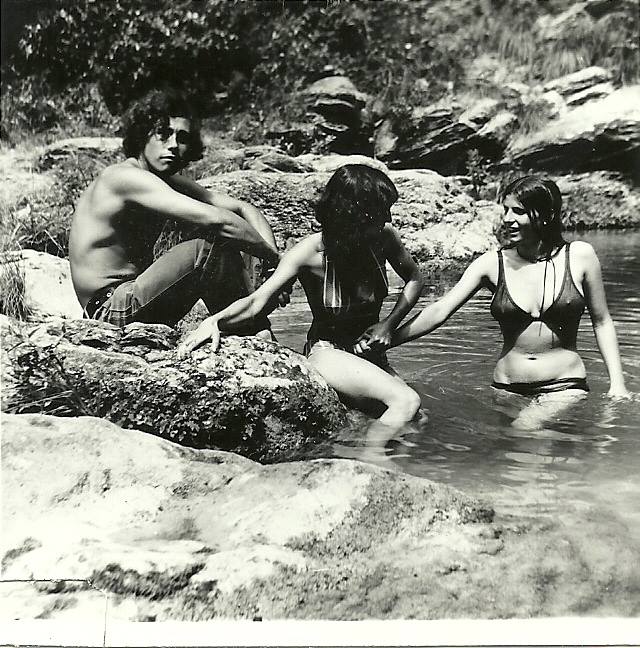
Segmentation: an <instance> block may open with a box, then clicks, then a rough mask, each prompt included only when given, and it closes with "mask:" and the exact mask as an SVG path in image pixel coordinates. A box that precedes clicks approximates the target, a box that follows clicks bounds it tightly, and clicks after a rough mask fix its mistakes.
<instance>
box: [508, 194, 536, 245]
mask: <svg viewBox="0 0 640 648" xmlns="http://www.w3.org/2000/svg"><path fill="white" fill-rule="evenodd" d="M502 206H503V208H504V214H503V216H502V227H503V230H504V233H505V236H506V239H507V241H508V243H510V244H514V245H515V244H518V243H521V242H524V243H536V242H537V241H538V236H537V235H536V233H535V231H534V229H533V226H532V224H531V219H530V218H529V215H528V214H527V210H526V209H525V208H524V206H523V205H522V203H521V202H520V201H519V200H518V199H517V198H516V197H515V196H512V195H508V196H505V199H504V200H503V201H502Z"/></svg>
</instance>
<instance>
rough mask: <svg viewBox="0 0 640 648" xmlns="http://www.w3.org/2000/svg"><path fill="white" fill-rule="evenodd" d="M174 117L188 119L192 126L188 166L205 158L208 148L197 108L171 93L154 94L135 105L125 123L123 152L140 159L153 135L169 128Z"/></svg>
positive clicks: (155, 91) (123, 120)
mask: <svg viewBox="0 0 640 648" xmlns="http://www.w3.org/2000/svg"><path fill="white" fill-rule="evenodd" d="M170 117H185V118H187V119H189V121H190V122H191V138H190V139H191V141H190V142H189V147H188V149H187V154H186V155H185V158H184V159H185V162H186V163H189V162H194V161H195V160H200V159H201V158H202V153H203V151H204V144H203V143H202V137H201V135H200V118H199V117H198V116H197V114H196V112H195V110H194V108H193V106H192V105H191V104H190V102H189V101H187V100H186V99H185V98H184V97H183V96H182V95H180V94H178V93H176V92H173V91H167V90H151V92H148V93H147V94H146V95H144V97H142V98H141V99H139V100H137V101H134V102H133V103H132V104H131V106H129V109H128V110H127V112H126V113H125V114H124V116H123V119H122V127H123V128H122V130H123V138H122V148H123V149H124V152H125V154H126V155H127V157H136V158H137V157H138V156H139V155H140V153H142V151H143V150H144V147H145V146H146V144H147V142H148V141H149V137H150V136H151V133H152V132H153V131H154V130H155V129H157V128H159V127H163V126H164V127H167V126H168V125H169V118H170Z"/></svg>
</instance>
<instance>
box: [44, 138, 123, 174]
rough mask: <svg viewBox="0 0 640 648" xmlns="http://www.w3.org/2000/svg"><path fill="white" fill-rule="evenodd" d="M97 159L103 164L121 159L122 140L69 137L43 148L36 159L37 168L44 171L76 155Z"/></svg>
mask: <svg viewBox="0 0 640 648" xmlns="http://www.w3.org/2000/svg"><path fill="white" fill-rule="evenodd" d="M81 154H82V155H88V156H91V157H93V158H99V159H100V160H101V162H104V164H105V165H106V164H111V163H112V162H115V161H117V160H118V159H122V158H123V157H124V153H123V152H122V139H121V138H119V137H71V138H69V139H64V140H59V141H57V142H53V143H52V144H49V145H48V146H46V147H45V149H44V151H43V152H42V153H41V154H40V157H39V158H38V167H39V169H40V170H41V171H46V170H47V169H51V168H52V167H55V166H57V165H58V164H60V163H61V162H62V161H64V160H67V159H69V158H72V157H74V156H76V157H77V156H78V155H81Z"/></svg>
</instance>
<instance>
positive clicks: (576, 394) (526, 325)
mask: <svg viewBox="0 0 640 648" xmlns="http://www.w3.org/2000/svg"><path fill="white" fill-rule="evenodd" d="M501 202H502V205H503V207H504V216H503V226H504V229H505V231H506V235H507V237H508V241H509V244H508V245H507V246H506V247H505V248H503V249H501V250H498V251H497V252H495V251H492V252H486V253H485V254H483V255H482V256H480V257H479V258H478V259H476V260H475V261H473V263H471V265H470V266H469V267H468V268H467V270H466V271H465V272H464V274H463V275H462V277H461V279H460V281H458V283H457V284H456V285H455V286H454V287H453V288H452V289H451V290H450V291H449V292H448V293H447V294H446V295H445V296H444V297H442V298H441V299H439V300H438V301H436V302H434V303H433V304H430V305H429V306H427V307H426V308H425V309H424V310H423V311H422V312H421V313H420V314H418V315H417V316H416V317H414V318H413V319H411V320H410V321H409V322H407V323H406V324H405V325H404V326H402V327H401V328H400V329H398V330H397V331H396V332H395V334H394V335H393V342H392V346H397V345H399V344H402V343H403V342H408V341H409V340H413V339H415V338H417V337H420V336H421V335H425V334H426V333H430V332H431V331H433V330H434V329H436V328H438V327H439V326H440V325H441V324H442V323H443V322H445V321H446V320H447V319H448V318H449V317H450V316H451V315H452V314H453V313H455V312H456V311H457V310H458V309H459V308H460V307H461V306H462V305H463V304H465V303H466V302H467V301H468V300H469V299H470V298H471V297H472V296H473V295H474V294H475V293H476V292H477V291H478V290H479V289H480V288H483V287H485V288H488V289H489V290H491V291H492V292H493V300H492V302H491V314H492V315H493V317H494V318H495V319H496V320H497V321H498V323H499V325H500V329H501V331H502V336H503V346H502V351H501V353H500V358H499V360H498V363H497V365H496V367H495V370H494V372H493V383H492V386H493V387H494V388H495V389H496V390H497V391H499V392H502V393H508V392H511V393H515V394H520V395H523V396H528V397H533V401H532V402H531V403H530V405H529V406H528V407H525V409H524V410H523V411H522V412H521V413H520V415H519V416H518V418H517V419H516V420H515V421H514V425H515V426H517V427H537V426H539V425H540V424H541V423H542V422H543V421H544V420H545V419H549V418H551V417H553V416H554V415H556V414H558V413H560V412H561V411H562V410H564V409H565V408H567V407H569V406H570V405H571V404H572V403H574V402H576V401H577V400H580V399H581V398H584V397H585V395H586V393H587V391H588V390H589V388H588V386H587V382H586V372H585V367H584V363H583V362H582V359H581V358H580V356H579V355H578V352H577V349H576V336H577V332H578V325H579V323H580V318H581V316H582V313H583V311H584V308H585V305H586V306H587V307H588V309H589V313H590V315H591V321H592V323H593V329H594V332H595V336H596V341H597V344H598V348H599V350H600V353H601V355H602V359H603V360H604V363H605V366H606V368H607V371H608V373H609V380H610V388H609V396H612V397H627V396H628V395H629V393H628V392H627V389H626V387H625V383H624V377H623V373H622V366H621V362H620V353H619V351H618V342H617V338H616V332H615V328H614V324H613V321H612V320H611V317H610V315H609V310H608V308H607V301H606V298H605V292H604V286H603V284H602V275H601V271H600V262H599V261H598V257H597V256H596V253H595V251H594V250H593V248H592V247H591V245H589V244H588V243H585V242H582V241H575V242H573V243H567V242H566V241H565V240H564V239H563V238H562V234H561V231H562V221H561V208H562V196H561V194H560V190H559V189H558V187H557V185H556V184H555V183H554V182H553V181H551V180H544V179H540V178H537V177H534V176H526V177H523V178H520V179H518V180H515V181H514V182H512V183H510V184H509V185H508V186H507V187H506V188H505V189H504V190H503V191H502V194H501ZM370 347H372V345H371V344H370V343H368V342H367V340H365V339H363V340H361V341H359V343H358V344H357V345H356V352H359V351H361V350H363V349H364V350H367V349H368V348H370ZM377 348H378V347H377V344H374V345H373V349H374V350H375V349H377Z"/></svg>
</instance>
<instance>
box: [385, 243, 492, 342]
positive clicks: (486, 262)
mask: <svg viewBox="0 0 640 648" xmlns="http://www.w3.org/2000/svg"><path fill="white" fill-rule="evenodd" d="M495 259H496V253H495V252H485V253H484V254H483V255H482V256H480V257H478V258H477V259H476V260H475V261H473V263H471V265H469V267H468V268H467V269H466V270H465V271H464V274H463V275H462V277H460V280H459V281H458V283H457V284H456V285H455V286H454V287H453V288H452V289H451V290H450V291H449V292H448V293H447V294H446V295H444V297H441V298H440V299H439V300H438V301H436V302H434V303H433V304H429V305H428V306H427V307H425V308H424V309H423V310H422V312H421V313H419V314H418V315H416V316H415V317H413V318H412V319H410V320H409V321H408V322H407V323H406V324H404V325H403V326H401V327H400V328H399V329H398V330H397V331H396V332H395V333H394V334H393V338H392V341H391V346H398V345H399V344H403V343H404V342H409V341H410V340H415V339H416V338H418V337H420V336H422V335H426V334H427V333H431V331H433V330H435V329H437V328H438V327H439V326H440V325H441V324H442V323H444V322H446V321H447V320H448V319H449V317H451V315H453V313H455V312H456V311H457V310H458V309H459V308H460V307H461V306H462V305H463V304H465V303H466V302H467V301H469V299H471V297H473V295H475V293H476V292H477V291H478V290H479V289H480V288H482V286H483V285H485V284H486V282H487V279H488V278H489V277H490V276H491V269H492V268H494V267H496V260H495Z"/></svg>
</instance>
